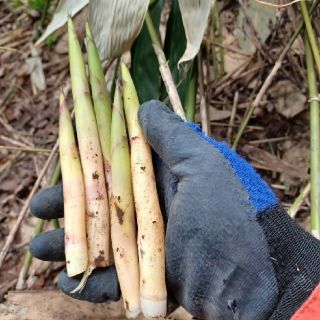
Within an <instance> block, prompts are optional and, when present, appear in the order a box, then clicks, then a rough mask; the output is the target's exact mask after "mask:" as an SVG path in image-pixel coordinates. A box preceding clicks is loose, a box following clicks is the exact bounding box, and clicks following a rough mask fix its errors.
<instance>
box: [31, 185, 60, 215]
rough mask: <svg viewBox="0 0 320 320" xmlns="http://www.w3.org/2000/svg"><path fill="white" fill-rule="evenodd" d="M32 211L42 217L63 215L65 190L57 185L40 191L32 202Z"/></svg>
mask: <svg viewBox="0 0 320 320" xmlns="http://www.w3.org/2000/svg"><path fill="white" fill-rule="evenodd" d="M30 211H31V212H32V214H33V215H35V216H36V217H37V218H40V219H46V220H48V219H54V218H61V217H63V190H62V185H61V184H60V185H57V186H54V187H51V188H47V189H44V190H41V191H40V192H38V193H37V194H36V195H35V196H34V197H33V198H32V200H31V202H30Z"/></svg>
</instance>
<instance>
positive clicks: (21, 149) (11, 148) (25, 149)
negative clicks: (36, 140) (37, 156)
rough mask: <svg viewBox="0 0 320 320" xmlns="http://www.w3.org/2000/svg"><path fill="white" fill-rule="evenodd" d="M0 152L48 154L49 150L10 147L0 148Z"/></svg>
mask: <svg viewBox="0 0 320 320" xmlns="http://www.w3.org/2000/svg"><path fill="white" fill-rule="evenodd" d="M0 150H14V151H26V152H45V153H50V152H51V150H50V149H43V148H28V147H12V146H0Z"/></svg>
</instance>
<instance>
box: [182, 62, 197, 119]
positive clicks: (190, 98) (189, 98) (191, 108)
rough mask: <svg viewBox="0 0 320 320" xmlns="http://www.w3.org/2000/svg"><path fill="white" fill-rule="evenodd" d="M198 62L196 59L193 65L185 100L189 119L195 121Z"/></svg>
mask: <svg viewBox="0 0 320 320" xmlns="http://www.w3.org/2000/svg"><path fill="white" fill-rule="evenodd" d="M197 66H198V62H197V58H195V59H194V61H193V65H192V72H191V77H190V79H189V83H188V88H187V92H186V97H185V101H184V109H185V112H186V118H187V121H191V122H194V120H195V113H196V98H197V88H198V68H197Z"/></svg>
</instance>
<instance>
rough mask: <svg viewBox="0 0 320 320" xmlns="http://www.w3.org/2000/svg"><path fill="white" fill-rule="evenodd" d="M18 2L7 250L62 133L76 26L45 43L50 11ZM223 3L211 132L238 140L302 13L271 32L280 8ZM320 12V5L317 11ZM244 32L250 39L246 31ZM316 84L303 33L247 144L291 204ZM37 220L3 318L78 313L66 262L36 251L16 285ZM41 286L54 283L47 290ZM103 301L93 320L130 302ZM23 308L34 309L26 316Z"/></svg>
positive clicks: (206, 64)
mask: <svg viewBox="0 0 320 320" xmlns="http://www.w3.org/2000/svg"><path fill="white" fill-rule="evenodd" d="M11 2H12V1H8V2H4V1H0V248H2V247H3V245H4V242H5V240H6V238H7V236H8V235H9V232H10V230H12V228H13V226H14V225H15V223H16V221H17V218H18V216H19V213H20V211H21V209H22V207H23V205H24V203H25V202H26V200H27V198H28V195H29V193H30V192H31V190H32V188H33V186H34V183H35V181H36V179H37V177H38V176H39V173H40V171H41V169H42V168H43V166H44V164H45V162H46V160H47V158H48V155H49V153H50V151H51V149H52V147H53V145H54V144H55V142H56V140H57V134H58V92H59V87H60V86H61V85H65V84H68V83H69V69H68V54H67V53H68V52H67V41H66V40H67V39H66V33H65V31H66V30H65V29H62V30H60V31H59V32H57V34H56V36H55V37H52V38H50V41H46V42H45V43H44V44H42V45H40V46H38V47H35V46H34V43H35V40H36V38H37V37H38V36H39V33H41V32H42V29H43V28H42V27H41V25H40V23H39V21H40V20H41V15H40V13H39V12H38V11H36V10H33V9H31V8H27V7H26V6H22V7H19V8H17V9H13V8H12V7H11V6H9V4H10V3H11ZM219 3H220V24H221V29H222V39H220V43H218V44H217V46H216V47H217V48H223V52H224V64H223V74H222V75H221V76H220V77H219V78H218V77H217V78H216V79H213V78H212V75H211V74H210V72H208V70H210V66H211V65H212V52H211V51H210V50H211V49H210V48H211V43H210V37H209V36H207V38H206V40H205V41H204V42H203V46H202V56H203V68H204V70H206V71H207V72H204V89H205V90H204V92H205V101H206V103H207V109H208V115H209V120H210V129H211V135H212V136H214V137H215V138H217V139H218V140H226V139H227V137H228V138H229V139H228V140H229V143H232V142H233V141H234V137H235V135H236V133H237V131H238V129H239V126H240V124H241V122H242V121H243V117H244V114H245V111H246V110H247V109H248V108H249V107H250V105H251V102H252V101H253V99H254V98H255V97H256V95H257V93H258V91H259V89H260V88H261V86H262V84H263V83H264V81H265V79H266V77H267V76H268V74H269V73H270V71H271V69H272V67H273V66H274V64H275V62H276V61H277V58H278V57H279V55H280V53H281V52H282V50H283V49H284V47H285V45H286V44H287V43H288V41H289V38H290V36H291V35H292V34H293V32H294V31H295V30H296V29H297V26H298V25H299V23H300V21H301V16H300V13H299V11H298V10H296V7H288V8H286V9H281V10H278V11H275V10H274V9H272V10H273V13H272V14H273V16H274V18H275V19H273V18H272V19H273V23H272V24H270V23H269V25H270V26H269V27H268V28H267V29H268V30H267V33H266V31H265V30H262V29H261V28H263V24H262V23H261V24H262V26H261V25H260V24H259V23H257V21H258V22H259V21H262V18H264V19H269V18H270V16H268V14H270V13H268V14H265V13H264V12H262V13H259V14H262V15H263V17H262V16H258V17H257V16H255V15H253V14H252V10H253V9H254V8H251V9H250V8H249V7H246V8H240V7H239V5H237V4H235V3H236V1H223V2H222V1H220V2H219ZM250 10H251V11H250ZM268 10H269V9H268ZM241 12H243V14H244V15H247V18H248V19H247V20H246V19H244V20H245V22H246V23H245V24H240V23H239V15H240V13H241ZM268 12H269V11H268ZM319 13H320V8H319V9H318V12H316V15H318V16H319ZM265 15H266V17H265ZM268 17H269V18H268ZM48 19H50V14H49V15H48V17H47V18H46V19H44V25H45V24H46V23H47V22H48V21H47V20H48ZM83 19H84V18H83V15H81V14H80V15H79V16H78V17H77V19H76V21H78V25H79V26H82V25H83ZM259 19H261V20H259ZM272 19H271V20H272ZM248 25H249V27H248ZM318 27H320V26H318ZM78 30H81V28H80V27H79V28H78ZM317 31H318V35H319V34H320V33H319V30H317ZM243 32H245V34H246V36H245V37H243V39H245V40H243V39H241V37H242V36H243ZM247 38H249V39H250V40H251V42H250V43H251V44H250V45H248V43H246V41H247ZM217 52H218V53H219V49H217ZM218 53H217V54H218ZM220 65H221V64H220ZM306 83H307V74H306V67H305V56H304V46H303V40H302V37H301V36H299V37H298V38H297V40H296V41H295V42H294V44H293V46H292V48H291V49H290V50H289V51H288V53H287V55H286V56H285V59H284V61H283V64H282V66H281V68H280V70H279V71H278V72H277V74H276V75H275V77H274V79H273V81H272V84H271V86H270V88H269V89H268V90H267V92H266V94H264V95H263V97H262V99H261V101H260V103H259V105H258V107H257V108H256V109H255V111H254V113H253V115H252V117H251V119H250V122H249V124H248V126H247V128H246V129H245V131H244V134H243V135H242V137H241V139H240V141H239V144H238V146H237V151H238V152H239V153H240V154H241V155H242V156H244V157H245V158H246V159H247V160H248V161H249V162H250V163H251V164H252V165H253V166H254V167H255V168H256V169H257V170H258V171H259V173H260V174H261V175H262V176H263V177H264V179H265V180H266V181H267V182H268V183H269V184H270V185H271V186H272V189H273V190H274V192H275V193H276V195H277V196H278V198H279V199H280V201H281V202H282V203H283V205H284V206H285V207H286V208H289V207H290V206H291V204H292V203H293V201H294V199H295V198H296V197H297V196H298V195H299V194H300V193H301V191H302V189H303V188H304V187H305V186H306V185H307V184H308V182H309V178H310V177H309V160H310V155H309V154H310V142H309V141H310V124H309V122H310V118H309V105H308V98H307V96H308V95H307V89H306ZM235 97H236V99H235ZM200 100H201V94H200V93H199V94H198V98H197V116H196V119H197V120H198V121H200V120H201V119H200V114H199V105H200ZM232 110H235V119H234V121H233V123H231V122H230V117H231V115H232ZM230 123H231V125H230ZM228 131H229V135H228ZM57 157H58V155H56V158H57ZM54 163H55V161H53V163H52V165H50V166H49V168H48V170H47V172H46V174H45V176H44V179H43V180H42V182H41V186H40V187H41V188H43V187H46V186H48V183H49V180H50V177H51V175H52V172H53V169H54ZM309 211H310V201H309V195H308V194H307V196H306V197H305V199H304V201H303V202H302V204H301V205H300V206H299V210H298V211H297V212H296V213H295V217H294V218H295V219H296V221H298V223H300V224H301V225H302V226H303V227H304V228H305V229H307V230H309V229H310V227H309V225H310V214H309ZM35 224H36V218H34V217H32V215H31V214H30V213H29V212H28V213H27V215H26V217H25V218H24V220H23V222H22V224H21V227H20V228H19V230H18V233H17V235H16V237H15V239H14V242H13V244H12V246H11V247H10V250H9V253H8V255H7V256H6V259H5V263H4V265H3V267H2V269H1V272H0V302H1V301H2V302H3V301H5V302H3V303H2V304H0V315H1V314H3V315H5V316H4V318H2V317H1V316H0V318H1V319H7V320H8V319H24V318H23V317H24V316H25V319H27V316H26V314H28V316H29V318H28V319H40V318H37V315H31V313H32V312H33V311H32V312H31V311H30V310H32V305H34V304H39V306H41V307H39V308H40V309H41V310H42V311H39V312H46V311H45V310H47V309H50V308H51V309H54V311H52V312H53V313H52V314H55V315H56V316H57V317H56V318H55V319H63V318H66V317H64V316H63V313H61V312H62V311H61V310H63V312H65V311H66V312H67V311H68V308H69V307H67V306H66V302H65V301H68V303H69V300H64V299H62V298H61V296H60V294H59V293H57V291H56V283H57V275H58V273H59V272H60V271H61V270H62V268H63V267H64V265H63V264H62V263H48V262H41V261H38V260H36V259H34V261H33V262H32V265H31V268H30V270H29V274H28V278H27V280H26V282H25V285H24V289H25V290H26V291H25V292H27V293H29V296H26V295H25V296H23V292H24V291H20V292H15V291H14V290H15V287H16V284H17V279H18V276H19V273H20V271H21V268H22V266H23V261H24V256H25V254H26V251H27V248H28V243H29V241H30V239H31V238H32V237H33V233H34V227H35ZM45 228H46V229H50V228H51V225H50V224H49V223H47V224H46V225H45ZM30 290H32V291H30ZM39 290H44V291H43V292H44V293H43V295H41V293H40V291H39ZM9 291H10V293H9V294H8V292H9ZM5 299H7V300H5ZM52 299H56V301H57V305H56V306H53V304H55V303H54V302H53V301H52ZM59 303H60V305H59ZM71 305H72V307H70V309H72V308H73V310H77V312H80V313H79V314H82V316H79V314H78V318H76V317H75V318H69V319H80V318H81V319H87V318H88V319H89V318H90V315H91V316H92V312H93V311H92V305H91V304H89V303H88V304H86V303H80V302H70V303H69V304H68V306H71ZM13 306H15V307H13ZM17 306H18V307H17ZM29 307H30V310H29V309H28V308H29ZM99 308H101V309H99V310H98V309H96V310H95V311H94V314H96V317H94V318H90V319H100V318H101V319H102V318H103V316H102V315H103V314H105V312H106V310H105V309H103V308H107V309H108V310H109V311H110V310H111V309H112V312H114V313H112V312H111V311H110V312H111V313H110V319H116V318H118V319H121V318H123V311H122V308H121V307H120V304H114V305H111V306H108V307H106V306H105V307H103V306H100V307H99ZM21 310H22V311H21ZM114 310H116V311H114ZM69 311H70V310H69ZM109 311H108V312H109ZM180 311H181V310H180ZM1 312H2V313H1ZM19 312H25V313H24V316H21V314H20V313H19ZM50 312H51V311H50ZM57 312H60V313H57ZM81 312H82V313H81ZM181 312H182V311H181ZM68 317H69V314H68ZM173 318H174V319H188V318H190V316H187V315H185V314H184V315H180V316H179V315H176V316H172V319H173ZM46 319H51V318H50V317H48V318H46ZM52 319H54V317H52ZM190 319H191V318H190Z"/></svg>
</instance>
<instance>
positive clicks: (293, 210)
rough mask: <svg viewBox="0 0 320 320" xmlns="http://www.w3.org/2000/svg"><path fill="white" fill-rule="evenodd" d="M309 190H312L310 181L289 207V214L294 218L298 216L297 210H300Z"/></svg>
mask: <svg viewBox="0 0 320 320" xmlns="http://www.w3.org/2000/svg"><path fill="white" fill-rule="evenodd" d="M309 192H310V182H308V184H307V185H306V186H305V187H304V188H303V190H302V191H301V193H300V194H299V196H298V197H297V198H296V199H295V200H294V202H293V204H292V205H291V207H290V208H289V209H288V214H289V216H290V217H291V218H292V219H293V218H294V217H295V216H296V214H297V212H298V211H299V209H300V207H301V205H302V203H303V202H304V200H305V199H306V197H307V196H308V194H309Z"/></svg>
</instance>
